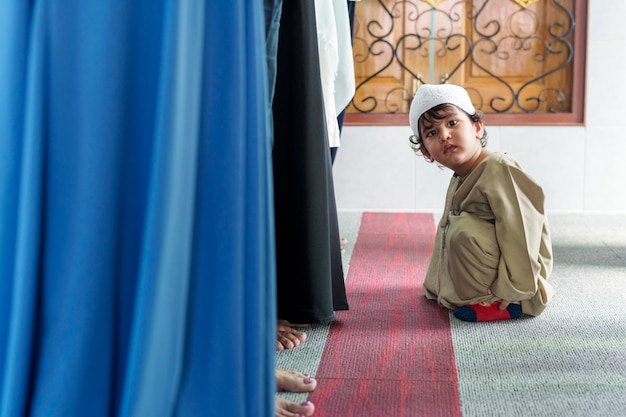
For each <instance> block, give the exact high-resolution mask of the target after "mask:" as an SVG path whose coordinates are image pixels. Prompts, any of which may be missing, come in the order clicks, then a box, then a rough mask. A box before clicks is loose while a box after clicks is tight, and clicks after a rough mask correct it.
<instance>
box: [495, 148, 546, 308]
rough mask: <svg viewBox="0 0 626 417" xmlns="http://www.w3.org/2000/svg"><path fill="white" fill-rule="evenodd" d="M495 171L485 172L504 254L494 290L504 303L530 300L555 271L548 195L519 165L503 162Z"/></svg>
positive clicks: (497, 231) (500, 245) (496, 227)
mask: <svg viewBox="0 0 626 417" xmlns="http://www.w3.org/2000/svg"><path fill="white" fill-rule="evenodd" d="M493 169H494V171H495V172H486V173H485V174H487V175H489V178H490V181H489V187H488V188H487V189H486V190H485V193H486V196H487V199H488V201H489V204H490V206H491V208H492V209H493V212H494V215H495V229H496V238H497V239H498V245H499V247H500V252H501V255H500V261H499V265H498V276H497V278H496V280H495V282H494V283H493V285H492V287H491V291H492V292H493V294H494V295H495V296H496V297H498V298H500V299H503V300H511V301H523V300H529V299H531V298H533V297H534V296H535V294H536V293H537V291H538V289H539V287H540V286H541V283H540V281H544V280H545V279H546V278H547V276H548V275H549V273H550V272H551V269H552V253H551V250H552V249H551V244H550V240H549V239H550V238H549V233H548V230H547V220H546V216H545V210H544V200H545V197H544V193H543V190H542V188H541V187H540V186H539V185H538V184H537V183H536V182H535V180H534V179H533V178H531V177H530V176H529V175H528V174H526V173H525V172H524V171H523V170H522V168H521V167H520V166H519V165H518V164H516V163H513V162H510V161H506V160H503V161H501V162H500V163H499V164H493Z"/></svg>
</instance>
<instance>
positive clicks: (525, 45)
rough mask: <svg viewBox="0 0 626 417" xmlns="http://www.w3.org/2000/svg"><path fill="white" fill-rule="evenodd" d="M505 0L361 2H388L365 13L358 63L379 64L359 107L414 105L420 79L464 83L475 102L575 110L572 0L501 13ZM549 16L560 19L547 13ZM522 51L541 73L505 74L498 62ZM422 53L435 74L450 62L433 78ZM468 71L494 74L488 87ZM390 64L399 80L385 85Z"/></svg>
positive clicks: (377, 109)
mask: <svg viewBox="0 0 626 417" xmlns="http://www.w3.org/2000/svg"><path fill="white" fill-rule="evenodd" d="M499 1H500V2H501V1H502V0H495V1H493V0H483V1H482V2H481V1H470V0H460V1H456V2H452V1H445V0H444V1H443V2H441V3H440V4H439V6H438V7H436V8H433V7H432V6H430V5H427V4H426V3H424V2H422V1H421V0H403V1H384V0H375V1H374V0H368V1H364V2H363V3H361V5H360V7H377V8H379V9H380V10H379V12H378V13H377V14H376V16H377V18H376V19H372V20H370V21H367V22H363V21H362V20H360V19H359V18H358V17H357V22H356V24H357V27H356V31H355V37H354V42H355V55H354V59H355V65H356V66H358V65H360V64H361V65H365V66H366V65H369V67H370V68H371V67H373V66H374V64H372V62H375V68H373V69H370V70H369V71H368V72H367V73H366V74H361V76H360V77H359V78H358V79H357V86H356V94H355V98H354V99H353V102H352V109H351V111H352V112H358V113H402V112H406V109H407V108H408V105H409V103H410V100H411V99H412V97H413V95H414V92H415V89H416V87H418V86H419V85H421V84H425V83H428V82H430V83H435V82H441V83H446V82H455V83H461V84H463V85H464V86H465V87H466V88H467V89H468V91H470V92H471V95H472V100H473V101H474V102H475V103H474V104H475V105H476V106H478V107H479V108H481V110H482V111H483V112H485V113H507V112H518V113H541V112H550V113H558V112H566V111H569V108H570V105H571V100H572V91H571V88H567V85H566V86H565V87H564V86H563V84H566V81H565V82H564V81H563V80H564V79H571V67H572V62H573V57H574V47H573V44H572V42H573V39H574V34H573V32H574V29H575V25H576V22H575V16H574V14H573V11H572V10H573V6H572V1H571V0H570V1H569V2H568V1H566V0H545V1H546V2H548V1H549V3H550V10H551V12H550V14H549V16H539V15H538V14H537V11H536V9H538V7H535V8H531V7H528V8H521V7H520V6H515V7H518V8H519V9H518V10H515V11H514V12H512V13H510V14H509V15H508V16H506V17H505V18H504V19H500V20H498V19H497V13H493V11H494V10H496V9H498V7H499V5H501V4H502V3H498V2H499ZM496 3H498V4H496ZM564 3H567V5H564ZM537 4H539V3H537ZM444 6H445V7H444ZM546 7H547V6H546ZM542 10H547V9H546V8H544V9H542ZM357 15H358V9H357ZM548 17H550V18H551V19H552V20H551V21H547V20H546V19H547V18H548ZM435 19H436V22H437V25H436V28H435V25H433V22H434V21H435ZM360 25H362V26H363V28H364V30H361V29H360ZM399 25H402V26H399ZM459 28H462V29H463V30H458V29H459ZM522 55H523V56H528V59H527V60H526V61H527V62H525V63H524V65H526V68H536V69H537V70H536V73H532V74H530V75H529V74H528V73H526V74H524V76H519V77H515V76H511V75H510V74H505V75H503V74H501V73H500V72H499V71H498V69H497V68H494V66H493V65H491V64H494V63H495V65H496V66H499V67H498V68H508V69H510V68H513V66H514V65H518V63H516V61H515V59H514V58H516V57H518V58H519V56H522ZM416 60H421V62H422V64H421V65H422V67H423V66H424V62H428V63H429V64H428V65H429V66H430V69H431V70H430V74H429V75H430V77H433V75H434V74H433V73H432V72H433V71H432V68H433V65H434V64H433V62H434V63H437V62H441V61H445V62H446V64H445V68H444V70H442V71H441V73H440V74H437V75H438V76H439V78H438V79H437V76H435V77H434V78H435V79H430V78H426V77H425V76H424V75H423V73H424V72H425V71H422V70H420V69H419V68H418V66H416V65H415V61H416ZM368 63H369V64H368ZM531 65H532V67H531ZM468 66H470V68H471V70H470V69H468ZM468 71H472V74H473V75H475V74H476V73H478V74H479V77H478V78H481V79H486V78H487V79H489V81H488V83H489V85H490V86H491V87H490V91H489V93H488V94H487V93H486V89H485V88H483V87H481V85H476V83H475V82H473V81H472V80H473V79H476V78H472V76H468V75H467V73H468ZM568 71H570V72H569V73H568ZM390 72H392V73H394V74H395V75H394V76H393V77H395V79H396V80H397V82H396V83H394V84H393V85H389V87H388V88H387V87H385V88H387V89H386V90H384V92H381V90H383V89H384V88H383V87H381V84H384V83H381V82H380V81H379V80H380V79H381V77H382V76H383V75H384V74H388V73H390ZM510 72H512V73H514V71H510ZM568 77H569V78H568ZM387 78H390V77H387ZM512 80H514V81H512ZM555 80H561V81H559V82H555ZM494 86H495V87H494Z"/></svg>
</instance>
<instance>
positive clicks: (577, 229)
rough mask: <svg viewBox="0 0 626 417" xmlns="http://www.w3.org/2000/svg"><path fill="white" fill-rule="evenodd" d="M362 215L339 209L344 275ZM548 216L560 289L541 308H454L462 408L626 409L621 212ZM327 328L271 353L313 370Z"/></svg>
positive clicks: (623, 412) (491, 412) (526, 412)
mask: <svg viewBox="0 0 626 417" xmlns="http://www.w3.org/2000/svg"><path fill="white" fill-rule="evenodd" d="M360 217H361V213H340V215H339V225H340V231H341V235H342V236H345V237H347V238H348V239H349V244H348V246H347V247H346V254H345V255H344V270H345V271H346V273H347V279H349V278H350V277H349V273H348V272H349V264H350V257H351V254H352V248H353V246H354V243H355V241H356V239H357V237H358V236H357V234H358V229H359V226H360ZM435 217H438V215H436V216H435ZM549 219H550V226H551V231H552V240H553V248H554V258H555V266H554V271H553V274H552V276H551V277H550V281H551V283H552V284H553V286H554V287H555V289H556V296H555V298H554V300H553V301H552V302H551V303H550V305H549V306H548V308H547V309H546V311H545V312H544V313H543V314H542V315H541V316H539V317H534V318H522V319H520V320H516V321H509V322H493V323H466V322H462V321H459V320H456V319H455V318H454V317H452V316H451V319H450V320H451V326H452V337H453V342H454V350H455V357H456V364H457V371H458V376H459V395H460V400H461V409H462V412H463V415H464V416H465V417H474V416H475V417H483V416H537V417H540V416H573V417H578V416H580V417H592V416H626V312H625V309H624V307H625V306H626V215H617V214H614V215H601V214H597V215H579V214H576V215H574V214H553V215H550V216H549ZM433 221H435V219H433ZM328 330H329V325H320V326H314V327H312V328H310V329H307V330H306V332H307V334H308V339H307V341H306V342H305V343H303V344H302V345H301V346H299V347H298V348H296V349H292V350H288V351H282V352H277V353H276V364H277V366H279V367H284V368H289V369H295V370H298V371H301V372H304V373H309V374H311V375H315V372H316V370H317V368H318V365H319V360H320V358H321V355H322V352H323V349H324V346H325V341H326V336H327V335H328ZM373 337H375V335H373ZM279 395H281V396H282V397H284V398H287V399H290V400H292V401H297V402H301V401H304V400H305V399H306V398H307V394H286V393H283V394H279Z"/></svg>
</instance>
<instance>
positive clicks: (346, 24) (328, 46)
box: [315, 0, 355, 148]
mask: <svg viewBox="0 0 626 417" xmlns="http://www.w3.org/2000/svg"><path fill="white" fill-rule="evenodd" d="M315 21H316V25H317V43H318V50H319V57H320V76H321V81H322V92H323V96H324V108H325V115H326V127H327V129H328V142H329V145H330V147H331V148H334V147H338V146H339V143H340V138H339V124H338V123H337V115H339V113H341V112H342V111H343V109H344V108H345V107H346V106H347V105H348V104H349V103H350V100H351V99H352V97H353V96H354V89H355V82H354V62H353V58H352V42H351V36H350V17H349V16H348V6H347V4H346V1H345V0H315Z"/></svg>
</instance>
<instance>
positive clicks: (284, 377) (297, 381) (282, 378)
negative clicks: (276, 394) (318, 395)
mask: <svg viewBox="0 0 626 417" xmlns="http://www.w3.org/2000/svg"><path fill="white" fill-rule="evenodd" d="M315 387H317V381H316V380H315V378H313V377H311V376H309V375H307V374H303V373H300V372H297V371H292V370H291V369H283V368H276V390H278V391H289V392H311V391H313V390H314V389H315Z"/></svg>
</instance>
